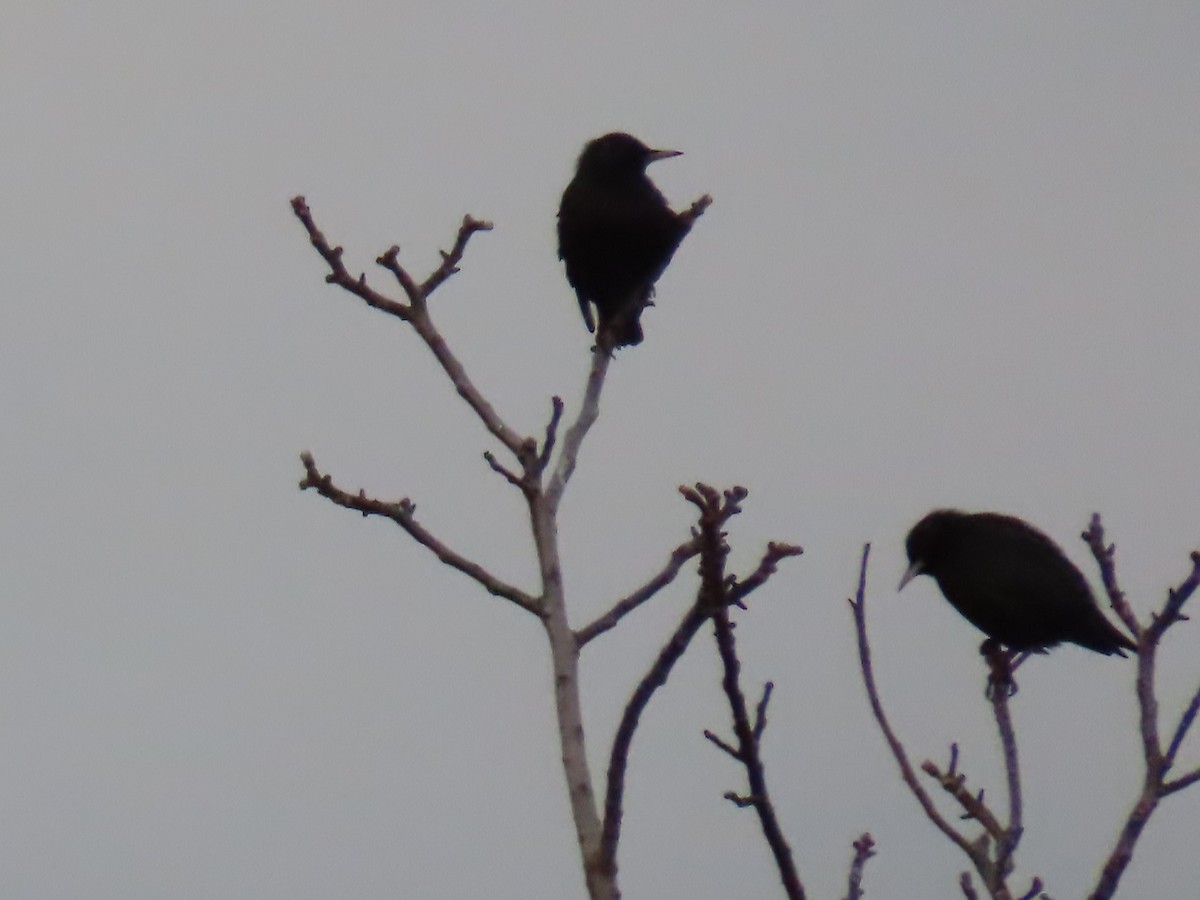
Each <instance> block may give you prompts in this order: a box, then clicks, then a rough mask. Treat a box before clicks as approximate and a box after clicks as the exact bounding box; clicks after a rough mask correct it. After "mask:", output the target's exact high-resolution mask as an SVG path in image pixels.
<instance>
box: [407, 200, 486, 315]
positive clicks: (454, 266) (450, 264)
mask: <svg viewBox="0 0 1200 900" xmlns="http://www.w3.org/2000/svg"><path fill="white" fill-rule="evenodd" d="M491 230H492V223H491V222H486V221H484V220H483V219H476V218H474V217H472V216H463V220H462V224H461V225H459V226H458V235H457V236H456V237H455V238H454V246H453V247H452V248H451V250H450V252H449V253H446V252H445V251H442V264H441V265H440V266H438V267H437V268H436V269H434V270H433V272H431V273H430V275H429V277H428V278H426V279H425V280H424V281H423V282H421V287H420V293H421V296H422V297H424V298H426V299H428V297H429V295H430V294H432V293H433V292H434V291H436V290H437V289H438V288H439V287H441V285H442V282H443V281H445V280H446V279H447V278H449V277H450V276H451V275H454V274H455V273H457V272H458V264H459V263H460V262H462V257H463V252H464V251H465V250H466V249H467V241H469V240H470V239H471V235H473V234H475V232H477V231H491Z"/></svg>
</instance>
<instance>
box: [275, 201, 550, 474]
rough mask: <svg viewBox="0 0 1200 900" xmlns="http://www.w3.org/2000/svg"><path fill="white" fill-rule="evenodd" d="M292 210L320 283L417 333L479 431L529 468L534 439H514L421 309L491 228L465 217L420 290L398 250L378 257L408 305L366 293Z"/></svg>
mask: <svg viewBox="0 0 1200 900" xmlns="http://www.w3.org/2000/svg"><path fill="white" fill-rule="evenodd" d="M292 211H293V212H294V213H295V214H296V218H298V219H299V220H300V222H301V224H302V225H303V226H304V230H305V231H307V232H308V237H309V240H310V241H311V242H312V245H313V247H315V248H316V250H317V252H318V253H319V254H320V255H321V258H322V259H324V260H325V262H326V264H327V265H328V266H329V270H330V274H329V275H327V276H326V277H325V280H326V281H327V282H329V283H330V284H336V285H337V286H338V287H341V288H343V289H344V290H347V291H349V292H350V293H352V294H354V295H355V296H356V297H359V298H361V299H362V300H363V301H364V302H365V303H367V305H369V306H372V307H374V308H375V309H379V310H382V311H383V312H386V313H389V314H390V315H393V316H396V317H397V318H398V319H402V320H404V321H405V322H408V323H409V324H411V325H412V327H413V329H414V330H415V331H416V332H417V334H418V335H420V337H421V340H423V341H424V342H425V344H426V346H428V347H429V349H430V350H431V351H432V352H433V355H434V357H435V358H436V359H437V361H438V362H439V363H440V364H441V366H442V369H443V370H445V372H446V374H447V375H448V376H449V377H450V381H451V382H452V383H453V385H454V388H455V390H456V391H458V394H459V396H460V397H462V398H463V399H464V400H465V401H466V402H467V403H468V404H469V405H470V407H471V409H473V410H474V411H475V414H476V415H477V416H478V417H479V419H480V421H482V422H483V424H484V427H485V428H487V430H488V431H489V432H491V433H492V435H493V436H495V438H496V439H497V440H498V441H500V443H502V444H504V446H505V447H507V448H508V449H509V451H510V452H511V453H512V454H513V455H514V456H515V457H516V458H517V459H518V460H520V461H521V463H522V465H528V464H530V463H531V462H532V460H533V459H534V458H535V457H536V448H535V446H534V442H533V440H532V439H531V438H525V437H522V436H520V435H518V434H517V433H516V432H515V431H514V430H513V429H512V428H510V427H509V426H508V425H506V424H505V422H504V420H503V419H501V418H500V415H499V414H498V413H497V412H496V410H495V409H494V408H493V407H492V405H491V404H490V403H489V402H488V401H487V400H486V399H485V398H484V396H483V394H482V393H480V391H479V389H478V388H476V387H475V384H474V382H472V381H471V379H470V377H468V375H467V372H466V369H464V368H463V365H462V363H461V362H459V360H458V358H457V357H456V356H455V355H454V354H453V353H451V352H450V348H449V347H448V346H447V344H446V341H445V339H444V338H443V337H442V335H441V333H440V332H439V331H438V330H437V328H435V327H434V324H433V321H432V320H431V319H430V318H429V311H428V309H427V307H426V300H427V299H428V297H429V295H430V294H431V293H432V292H433V291H434V290H436V289H437V287H438V286H439V285H440V284H441V283H442V282H444V281H445V280H446V279H447V278H449V277H450V275H452V274H453V273H454V272H456V271H458V270H457V268H456V267H457V264H458V262H459V261H461V259H462V254H463V251H464V250H465V249H466V245H467V240H468V239H469V238H470V237H471V235H472V234H474V233H475V232H477V231H487V230H488V229H490V228H491V227H492V226H491V224H490V223H488V222H483V221H480V220H478V219H472V218H471V217H470V216H467V217H466V218H465V219H464V220H463V223H462V225H461V226H460V227H459V230H458V237H457V238H456V240H455V242H454V249H453V250H452V251H451V252H450V253H448V254H445V253H444V254H442V264H441V266H439V267H438V268H437V269H436V270H435V271H434V273H433V274H432V275H430V276H429V277H428V278H427V279H425V281H424V282H423V283H422V284H419V285H418V284H417V283H416V281H415V279H413V277H412V276H411V275H409V274H408V272H407V271H406V270H405V269H404V267H403V266H401V265H400V262H399V258H398V257H399V253H400V248H399V247H394V246H393V247H391V248H390V249H388V250H387V252H385V253H384V254H383V255H382V256H380V257H379V258H378V259H377V260H376V262H378V263H379V265H381V266H383V267H384V268H386V269H388V270H389V271H390V272H392V273H393V274H394V275H395V276H396V279H397V280H398V281H399V282H400V286H401V288H403V290H404V293H405V296H406V297H408V301H409V302H408V303H401V302H399V301H397V300H393V299H392V298H390V297H387V296H385V295H384V294H381V293H379V292H378V291H376V290H374V289H373V288H371V287H370V286H369V285H368V284H367V276H366V275H359V276H358V277H357V278H355V277H354V276H352V275H351V274H350V272H349V271H348V270H347V269H346V266H345V264H344V263H343V262H342V248H341V247H331V246H330V245H329V242H328V241H327V240H326V239H325V236H324V235H323V234H322V233H321V231H320V230H319V229H318V228H317V225H316V222H315V221H314V220H313V216H312V212H311V211H310V210H309V208H308V204H307V203H306V202H305V201H304V198H303V197H295V198H293V199H292Z"/></svg>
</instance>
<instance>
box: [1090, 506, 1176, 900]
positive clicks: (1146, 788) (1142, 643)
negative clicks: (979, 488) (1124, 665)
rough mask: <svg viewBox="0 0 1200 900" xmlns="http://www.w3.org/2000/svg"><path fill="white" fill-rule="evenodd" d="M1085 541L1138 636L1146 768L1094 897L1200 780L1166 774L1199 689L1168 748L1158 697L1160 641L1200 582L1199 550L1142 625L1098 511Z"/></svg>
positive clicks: (1094, 898) (1107, 889)
mask: <svg viewBox="0 0 1200 900" xmlns="http://www.w3.org/2000/svg"><path fill="white" fill-rule="evenodd" d="M1083 540H1084V542H1085V543H1086V544H1087V545H1088V549H1090V550H1091V552H1092V556H1093V558H1094V559H1095V560H1096V564H1097V565H1098V566H1099V568H1100V574H1101V579H1102V580H1103V582H1104V588H1105V591H1106V592H1107V593H1108V596H1109V600H1110V602H1111V603H1112V604H1113V607H1114V609H1116V610H1117V614H1118V615H1119V616H1120V617H1121V620H1122V621H1124V622H1125V624H1126V625H1127V626H1129V629H1130V630H1131V631H1132V632H1133V633H1134V634H1135V635H1137V638H1138V672H1137V685H1136V688H1137V699H1138V712H1139V716H1138V721H1139V731H1140V733H1141V738H1142V755H1143V757H1144V759H1145V763H1146V771H1145V775H1144V777H1143V779H1142V789H1141V792H1140V793H1139V795H1138V798H1137V800H1136V801H1135V802H1134V804H1133V808H1132V809H1131V810H1130V812H1129V815H1128V816H1127V817H1126V819H1125V823H1124V826H1123V827H1122V829H1121V833H1120V835H1118V837H1117V841H1116V844H1115V845H1114V847H1113V849H1112V852H1111V853H1110V854H1109V856H1108V858H1107V859H1106V860H1105V863H1104V867H1103V868H1102V869H1101V871H1100V877H1099V879H1098V880H1097V882H1096V887H1095V888H1094V889H1093V891H1092V893H1091V894H1089V895H1088V898H1089V900H1110V898H1111V897H1112V896H1113V895H1114V894H1115V893H1116V891H1117V887H1118V885H1119V883H1120V880H1121V876H1122V875H1123V874H1124V873H1125V870H1126V869H1127V868H1128V866H1129V863H1130V862H1131V861H1132V859H1133V852H1134V849H1135V848H1136V846H1137V842H1138V839H1139V838H1140V837H1141V834H1142V831H1143V830H1144V829H1145V827H1146V824H1147V823H1148V822H1149V820H1150V817H1151V816H1152V815H1153V814H1154V811H1155V809H1156V808H1157V807H1158V804H1159V802H1160V801H1161V800H1162V799H1163V798H1164V797H1167V796H1170V795H1171V794H1174V793H1177V792H1179V791H1181V790H1183V789H1184V788H1186V787H1189V786H1190V785H1192V784H1195V783H1196V782H1198V781H1200V769H1197V770H1196V771H1194V772H1192V773H1190V774H1188V775H1184V776H1183V777H1181V778H1176V779H1174V780H1171V781H1168V780H1167V777H1166V776H1167V773H1168V772H1169V771H1170V769H1171V768H1172V766H1173V765H1174V763H1175V760H1176V756H1177V754H1178V751H1179V748H1180V747H1181V746H1182V744H1183V741H1184V738H1185V737H1186V736H1187V732H1188V731H1189V729H1190V728H1191V726H1192V724H1193V722H1194V721H1195V719H1196V715H1197V712H1200V691H1197V693H1196V694H1195V695H1193V698H1192V701H1191V702H1190V703H1189V704H1188V706H1187V709H1185V710H1184V713H1183V715H1182V716H1181V717H1180V719H1179V722H1178V723H1177V725H1176V726H1175V729H1174V731H1173V733H1172V735H1171V740H1170V743H1169V744H1168V746H1167V751H1166V753H1164V752H1163V749H1162V743H1161V741H1160V738H1159V721H1158V698H1157V695H1156V692H1155V687H1154V678H1155V671H1156V664H1157V659H1158V647H1159V644H1160V643H1161V642H1162V639H1163V636H1164V635H1165V634H1166V632H1167V629H1169V628H1170V627H1171V626H1172V625H1174V624H1175V623H1177V622H1180V621H1184V620H1185V619H1186V617H1185V616H1184V615H1183V606H1184V604H1185V603H1186V602H1187V600H1188V599H1189V598H1190V597H1191V596H1192V594H1193V593H1195V591H1196V588H1197V586H1200V552H1194V553H1192V555H1191V563H1192V569H1191V572H1189V573H1188V575H1187V577H1186V578H1184V580H1183V581H1182V582H1181V583H1180V584H1179V585H1178V586H1177V587H1175V588H1172V589H1170V590H1169V591H1168V592H1167V599H1166V601H1165V602H1164V603H1163V606H1162V609H1161V610H1159V611H1158V612H1157V613H1154V614H1152V615H1151V618H1150V622H1149V624H1146V625H1143V624H1142V623H1140V622H1138V621H1137V618H1136V617H1135V616H1134V614H1133V612H1132V610H1131V609H1130V608H1129V605H1128V603H1126V602H1125V599H1124V594H1123V593H1122V592H1121V590H1120V587H1119V585H1118V583H1117V577H1116V547H1115V545H1113V544H1108V543H1106V542H1105V539H1104V527H1103V524H1102V523H1101V521H1100V516H1099V515H1098V514H1097V515H1094V516H1092V521H1091V524H1090V526H1089V527H1088V530H1087V531H1085V532H1084V533H1083Z"/></svg>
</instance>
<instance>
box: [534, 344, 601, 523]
mask: <svg viewBox="0 0 1200 900" xmlns="http://www.w3.org/2000/svg"><path fill="white" fill-rule="evenodd" d="M610 359H611V357H609V355H608V354H607V353H605V352H604V351H603V350H599V349H596V350H593V351H592V368H591V371H590V372H589V373H588V380H587V387H586V388H585V389H584V392H583V403H581V404H580V407H579V415H578V416H577V417H576V419H575V422H574V423H573V424H572V425H571V427H570V428H568V429H567V433H566V435H565V436H564V437H563V444H562V449H561V450H559V452H558V463H557V465H555V467H554V474H553V475H551V477H550V484H549V485H548V486H547V487H546V491H545V493H546V502H547V503H549V504H550V508H551V509H552V510H553V509H557V508H558V504H559V502H560V501H561V500H562V493H563V490H564V489H565V488H566V486H567V482H568V481H570V480H571V475H572V474H573V473H574V471H575V463H576V460H577V458H578V456H579V447H580V445H581V444H582V443H583V439H584V438H585V437H587V433H588V429H590V428H591V427H592V425H593V424H594V423H595V421H596V419H597V417H598V416H599V415H600V394H601V392H602V391H603V390H604V376H605V375H607V374H608V364H609V362H610Z"/></svg>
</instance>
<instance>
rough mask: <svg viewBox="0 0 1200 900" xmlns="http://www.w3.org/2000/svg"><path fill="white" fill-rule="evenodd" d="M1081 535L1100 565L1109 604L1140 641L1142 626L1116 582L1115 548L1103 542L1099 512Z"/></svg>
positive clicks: (1101, 577)
mask: <svg viewBox="0 0 1200 900" xmlns="http://www.w3.org/2000/svg"><path fill="white" fill-rule="evenodd" d="M1082 536H1083V540H1084V542H1085V543H1086V544H1087V545H1088V547H1089V548H1090V549H1091V551H1092V556H1093V557H1095V559H1096V564H1097V565H1098V566H1099V567H1100V580H1101V582H1103V584H1104V591H1105V593H1106V594H1108V602H1109V604H1110V605H1111V606H1112V608H1113V611H1114V612H1115V613H1116V614H1117V616H1118V617H1119V618H1120V619H1121V621H1122V622H1124V623H1125V627H1126V628H1128V629H1129V630H1130V631H1131V632H1133V638H1134V640H1135V641H1137V642H1138V643H1141V639H1142V626H1141V623H1139V622H1138V620H1137V616H1135V615H1134V614H1133V609H1132V608H1131V607H1130V605H1129V601H1128V600H1126V599H1125V592H1124V591H1123V590H1121V586H1120V585H1119V584H1118V583H1117V566H1116V551H1117V548H1116V546H1114V545H1111V544H1105V543H1104V526H1103V525H1102V524H1101V522H1100V513H1093V514H1092V521H1091V523H1090V524H1089V525H1088V529H1087V531H1085V532H1084V533H1083V535H1082Z"/></svg>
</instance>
